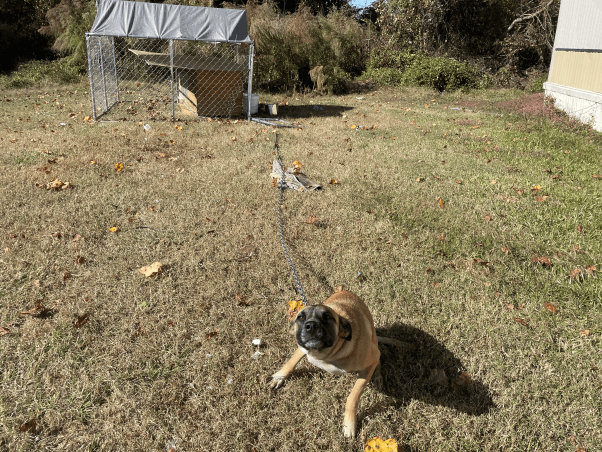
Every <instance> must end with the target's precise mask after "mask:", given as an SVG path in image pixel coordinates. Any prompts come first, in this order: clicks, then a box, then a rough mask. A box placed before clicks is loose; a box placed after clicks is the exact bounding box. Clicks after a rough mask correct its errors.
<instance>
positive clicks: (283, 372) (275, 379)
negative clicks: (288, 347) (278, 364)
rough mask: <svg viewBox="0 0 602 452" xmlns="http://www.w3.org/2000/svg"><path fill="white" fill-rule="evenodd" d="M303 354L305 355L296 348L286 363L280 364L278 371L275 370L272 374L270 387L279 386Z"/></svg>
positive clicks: (275, 387) (276, 387)
mask: <svg viewBox="0 0 602 452" xmlns="http://www.w3.org/2000/svg"><path fill="white" fill-rule="evenodd" d="M304 355H305V353H303V352H302V351H301V350H300V349H297V351H296V352H295V354H294V355H293V356H292V357H291V359H289V360H288V361H287V362H286V364H285V365H284V366H282V369H280V370H279V371H278V372H276V373H275V374H274V375H272V381H271V382H270V388H272V389H278V388H279V387H280V386H282V384H283V383H284V380H286V379H287V378H288V377H289V375H290V374H292V373H293V370H294V369H295V366H296V365H297V363H298V362H299V361H301V358H303V356H304Z"/></svg>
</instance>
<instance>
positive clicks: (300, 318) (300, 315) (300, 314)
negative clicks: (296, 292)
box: [297, 312, 305, 321]
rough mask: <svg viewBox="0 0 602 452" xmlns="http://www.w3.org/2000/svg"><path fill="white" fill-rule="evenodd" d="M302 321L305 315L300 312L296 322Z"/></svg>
mask: <svg viewBox="0 0 602 452" xmlns="http://www.w3.org/2000/svg"><path fill="white" fill-rule="evenodd" d="M304 319H305V313H304V312H300V313H299V314H298V315H297V320H301V321H303V320H304Z"/></svg>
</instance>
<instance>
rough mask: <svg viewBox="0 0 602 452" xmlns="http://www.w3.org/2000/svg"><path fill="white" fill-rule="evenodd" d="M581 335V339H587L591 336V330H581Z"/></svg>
mask: <svg viewBox="0 0 602 452" xmlns="http://www.w3.org/2000/svg"><path fill="white" fill-rule="evenodd" d="M579 334H580V335H581V337H587V336H589V330H579Z"/></svg>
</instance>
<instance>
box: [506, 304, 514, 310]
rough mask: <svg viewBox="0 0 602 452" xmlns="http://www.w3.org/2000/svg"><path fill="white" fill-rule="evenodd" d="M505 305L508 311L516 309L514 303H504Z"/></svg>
mask: <svg viewBox="0 0 602 452" xmlns="http://www.w3.org/2000/svg"><path fill="white" fill-rule="evenodd" d="M504 306H505V307H506V309H507V310H508V311H514V305H513V304H511V303H504Z"/></svg>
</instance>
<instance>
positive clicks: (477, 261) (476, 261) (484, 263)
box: [472, 258, 489, 266]
mask: <svg viewBox="0 0 602 452" xmlns="http://www.w3.org/2000/svg"><path fill="white" fill-rule="evenodd" d="M472 261H473V262H474V263H475V264H481V265H483V266H487V265H489V262H488V261H484V260H482V259H478V258H477V259H473V260H472Z"/></svg>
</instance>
